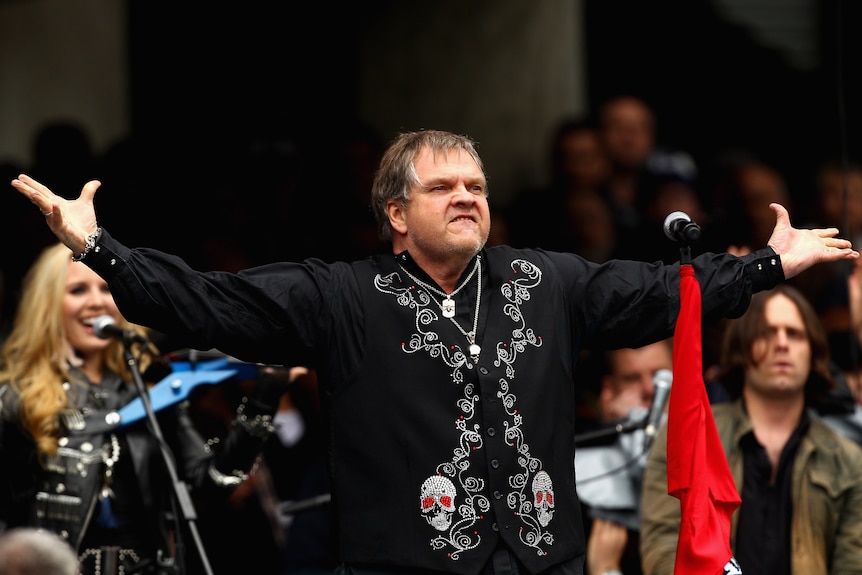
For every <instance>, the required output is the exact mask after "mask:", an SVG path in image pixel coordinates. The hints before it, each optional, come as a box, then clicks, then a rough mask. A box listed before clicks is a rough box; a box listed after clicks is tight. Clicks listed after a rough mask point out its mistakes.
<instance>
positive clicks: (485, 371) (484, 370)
mask: <svg viewBox="0 0 862 575" xmlns="http://www.w3.org/2000/svg"><path fill="white" fill-rule="evenodd" d="M479 373H481V374H482V375H488V368H487V367H480V368H479Z"/></svg>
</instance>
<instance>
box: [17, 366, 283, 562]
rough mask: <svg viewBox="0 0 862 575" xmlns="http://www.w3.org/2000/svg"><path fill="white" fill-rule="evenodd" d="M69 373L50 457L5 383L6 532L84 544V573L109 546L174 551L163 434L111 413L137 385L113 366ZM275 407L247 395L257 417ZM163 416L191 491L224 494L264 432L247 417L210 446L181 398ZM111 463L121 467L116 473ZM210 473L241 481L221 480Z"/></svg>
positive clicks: (141, 556)
mask: <svg viewBox="0 0 862 575" xmlns="http://www.w3.org/2000/svg"><path fill="white" fill-rule="evenodd" d="M72 374H73V378H72V381H70V382H67V384H66V387H67V390H68V391H67V395H68V400H69V406H68V408H67V409H65V410H64V412H63V414H62V415H61V417H60V423H61V433H62V435H61V439H60V450H59V452H58V454H57V455H56V456H52V457H50V458H48V461H47V462H46V464H45V465H44V466H43V465H42V464H40V462H39V458H38V455H37V451H36V447H35V445H34V443H33V440H32V437H31V436H30V434H29V433H28V432H27V431H26V430H25V429H24V428H23V427H22V426H21V420H20V413H19V406H20V400H19V397H18V394H17V393H16V392H15V390H14V389H13V388H12V387H11V386H10V385H3V386H0V460H2V461H3V462H4V463H3V465H2V466H0V532H2V531H3V530H5V529H11V528H13V527H19V526H29V527H41V528H45V529H48V530H50V531H54V532H56V533H58V534H60V535H61V536H62V537H63V538H64V539H66V540H67V541H68V542H69V543H70V544H71V545H72V547H73V548H75V549H76V550H77V551H78V553H79V555H80V556H81V558H82V565H83V566H84V573H85V574H88V573H91V571H90V570H89V566H90V564H91V563H93V562H94V561H95V559H94V557H93V556H92V554H93V553H98V551H99V549H100V548H104V547H108V546H113V547H118V548H120V549H121V550H133V551H134V555H135V557H137V559H135V562H137V561H138V560H140V561H149V562H151V563H152V562H154V560H155V558H156V557H157V550H161V553H162V556H163V557H164V558H171V557H174V554H173V553H172V552H171V551H172V549H173V547H172V544H173V541H172V532H174V531H175V529H174V528H175V525H174V524H173V522H172V521H171V520H170V517H171V516H175V515H172V514H173V511H172V499H171V498H172V496H173V488H172V485H171V482H170V475H169V474H168V472H167V470H166V468H165V463H164V456H163V454H162V451H161V449H160V447H159V444H158V441H157V440H156V438H155V436H154V435H153V434H152V433H151V432H150V431H149V429H148V426H147V423H146V421H145V419H142V420H139V421H136V422H133V423H129V424H127V425H122V426H119V427H118V426H117V425H115V424H114V425H111V424H109V423H108V421H109V420H110V418H107V419H106V417H105V416H106V415H107V414H111V413H113V412H116V411H119V410H120V408H122V407H123V406H124V405H126V404H128V403H129V402H130V401H132V400H133V399H135V398H137V397H138V393H137V389H136V387H135V386H134V385H133V384H132V383H129V382H125V381H122V380H121V379H120V377H119V376H118V375H116V374H114V373H106V375H105V378H104V379H103V381H102V382H101V383H100V384H98V385H94V384H92V383H90V382H89V381H88V380H87V379H86V377H85V376H84V375H83V373H81V372H80V371H78V370H77V369H75V368H72ZM274 411H275V410H274V408H272V409H270V408H269V407H268V406H263V405H260V404H259V403H258V402H256V401H254V400H249V401H248V403H247V404H246V415H247V416H248V417H251V418H254V416H255V415H256V414H267V413H269V414H271V413H272V412H274ZM157 416H158V421H159V426H160V428H161V429H162V432H163V435H164V437H165V440H166V441H167V443H168V447H169V448H170V450H171V452H172V454H173V456H174V458H175V460H176V468H177V473H178V474H179V476H180V478H181V479H183V480H184V481H185V482H186V483H187V484H188V485H189V486H190V488H191V489H192V490H193V492H194V495H195V497H216V498H226V497H227V495H228V494H229V493H230V491H231V490H232V489H233V487H234V486H235V484H236V483H238V482H239V478H238V477H236V476H235V474H236V473H237V471H236V470H248V469H250V468H251V466H252V463H253V461H254V459H255V457H256V455H257V454H258V452H259V451H260V448H261V446H262V444H263V441H264V437H263V436H262V435H261V434H259V433H257V431H255V432H254V433H252V432H250V431H249V426H244V425H237V426H235V427H234V430H233V431H232V432H231V434H230V436H228V437H227V438H226V439H225V441H223V442H222V443H221V449H220V450H219V451H217V452H216V453H215V454H213V453H209V452H208V451H207V450H206V449H205V443H204V440H203V439H202V438H201V437H200V435H199V434H198V432H197V431H196V430H195V428H194V426H193V424H192V421H191V419H190V418H189V416H188V413H187V406H186V405H185V404H184V403H179V404H177V405H176V406H174V407H171V408H165V409H164V410H161V411H159V412H158V413H157ZM109 459H112V460H113V462H112V463H111V464H108V461H107V460H109ZM13 462H14V463H13ZM108 465H114V470H113V472H114V473H115V475H113V477H112V480H111V481H110V482H106V480H105V469H106V466H108ZM215 471H217V472H218V473H214V472H215ZM214 475H216V476H219V475H221V476H222V477H232V478H235V479H236V482H235V483H234V482H231V481H229V482H227V483H221V482H219V481H217V480H216V479H214ZM106 488H109V489H110V494H111V497H109V498H105V497H104V495H105V494H106V493H107V492H106V491H105V489H106ZM92 567H93V569H95V571H94V572H98V569H97V567H96V566H95V565H93V566H92Z"/></svg>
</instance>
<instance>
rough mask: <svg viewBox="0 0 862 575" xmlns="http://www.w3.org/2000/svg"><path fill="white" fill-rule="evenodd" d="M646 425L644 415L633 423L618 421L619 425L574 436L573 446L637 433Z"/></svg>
mask: <svg viewBox="0 0 862 575" xmlns="http://www.w3.org/2000/svg"><path fill="white" fill-rule="evenodd" d="M646 424H647V416H646V415H644V417H643V419H638V420H635V421H620V422H619V423H617V424H615V425H612V426H608V427H603V428H601V429H596V430H594V431H587V432H584V433H580V434H578V435H576V436H575V445H583V444H585V443H586V444H589V443H591V442H593V441H597V440H600V439H608V438H610V437H615V436H617V435H622V434H624V433H632V432H634V431H638V430H639V429H644V428H645V427H646Z"/></svg>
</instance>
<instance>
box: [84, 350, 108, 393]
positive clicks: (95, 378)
mask: <svg viewBox="0 0 862 575" xmlns="http://www.w3.org/2000/svg"><path fill="white" fill-rule="evenodd" d="M78 357H80V358H81V360H82V361H83V362H84V363H83V364H82V365H81V366H79V368H78V369H80V370H81V373H83V374H84V376H86V378H87V379H88V380H89V382H90V383H92V384H95V385H99V384H101V383H102V379H104V377H105V360H104V358H103V357H102V354H101V352H96V353H89V354H86V355H84V354H79V355H78Z"/></svg>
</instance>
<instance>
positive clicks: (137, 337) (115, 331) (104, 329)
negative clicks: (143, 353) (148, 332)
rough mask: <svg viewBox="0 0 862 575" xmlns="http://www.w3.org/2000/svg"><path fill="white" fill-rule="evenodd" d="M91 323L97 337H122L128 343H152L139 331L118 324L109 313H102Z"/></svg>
mask: <svg viewBox="0 0 862 575" xmlns="http://www.w3.org/2000/svg"><path fill="white" fill-rule="evenodd" d="M90 325H92V326H93V333H94V334H95V335H96V337H100V338H102V339H121V340H123V341H124V342H126V343H140V344H142V345H149V344H150V340H148V339H147V338H145V337H144V336H142V335H141V334H139V333H138V332H136V331H133V330H130V329H123V328H121V327H120V326H118V325H117V322H115V321H114V318H112V317H111V316H109V315H100V316H99V317H96V318H93V321H92V322H91V323H90Z"/></svg>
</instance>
